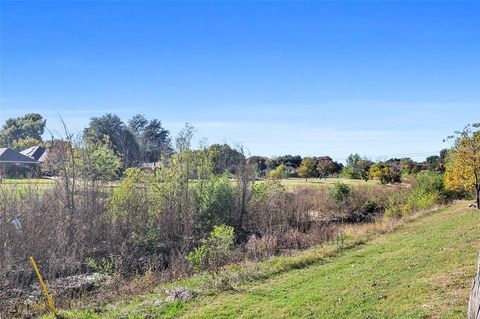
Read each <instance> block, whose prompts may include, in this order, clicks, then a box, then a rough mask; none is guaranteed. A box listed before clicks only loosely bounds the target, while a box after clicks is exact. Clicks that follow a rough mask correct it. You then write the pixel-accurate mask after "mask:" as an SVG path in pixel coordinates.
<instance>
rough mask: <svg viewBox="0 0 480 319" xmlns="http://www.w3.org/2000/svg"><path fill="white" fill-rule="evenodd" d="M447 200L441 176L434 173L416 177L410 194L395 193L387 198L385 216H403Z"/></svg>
mask: <svg viewBox="0 0 480 319" xmlns="http://www.w3.org/2000/svg"><path fill="white" fill-rule="evenodd" d="M446 199H447V196H446V192H445V187H444V183H443V175H442V174H440V173H437V172H435V171H426V172H421V173H419V174H418V175H417V178H416V180H415V182H414V183H413V185H412V189H411V191H410V192H405V191H404V192H396V193H394V194H392V195H391V196H390V198H389V203H388V205H387V209H386V211H385V215H386V216H398V217H399V216H404V215H408V214H412V213H414V212H416V211H418V210H420V209H425V208H428V207H431V206H433V205H435V204H437V203H440V202H443V201H445V200H446Z"/></svg>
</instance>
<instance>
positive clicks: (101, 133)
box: [83, 113, 139, 168]
mask: <svg viewBox="0 0 480 319" xmlns="http://www.w3.org/2000/svg"><path fill="white" fill-rule="evenodd" d="M83 134H84V135H83V136H84V140H85V141H86V142H87V143H89V144H96V143H103V141H104V140H105V137H108V141H109V142H110V143H111V145H112V148H113V151H114V152H115V154H116V155H117V156H119V157H121V158H122V164H123V167H124V168H126V167H130V166H132V165H133V164H134V163H136V162H138V154H139V146H138V143H137V141H136V139H135V136H134V135H133V133H132V132H131V131H130V130H128V129H127V126H126V125H125V123H123V121H122V120H121V119H120V118H119V117H118V116H117V115H115V114H111V113H109V114H105V115H103V116H101V117H92V118H91V119H90V123H89V126H88V127H87V128H85V130H84V133H83Z"/></svg>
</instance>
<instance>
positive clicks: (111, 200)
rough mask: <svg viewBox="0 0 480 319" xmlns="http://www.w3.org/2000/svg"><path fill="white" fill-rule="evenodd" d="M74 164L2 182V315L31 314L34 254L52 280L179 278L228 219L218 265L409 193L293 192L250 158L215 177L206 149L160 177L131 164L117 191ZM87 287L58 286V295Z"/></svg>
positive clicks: (296, 242) (325, 234) (291, 241)
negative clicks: (47, 176)
mask: <svg viewBox="0 0 480 319" xmlns="http://www.w3.org/2000/svg"><path fill="white" fill-rule="evenodd" d="M72 158H73V157H72ZM64 161H65V162H68V154H67V155H66V158H65V159H64ZM74 167H75V166H74V165H71V163H70V164H69V165H64V173H63V175H62V176H63V179H59V180H58V181H57V182H56V184H55V185H54V186H53V187H51V188H42V189H37V188H35V187H34V186H32V187H22V188H15V187H7V186H2V187H1V188H0V196H1V199H0V288H1V289H0V309H2V310H3V311H5V315H13V316H20V315H22V313H24V312H25V313H32V312H34V311H35V309H33V306H32V305H29V304H28V303H25V295H26V294H27V295H28V293H29V292H30V291H31V286H32V284H34V283H35V278H34V274H33V272H32V270H31V269H30V267H29V264H28V257H29V256H34V257H35V258H36V260H37V262H38V264H39V267H40V269H41V270H42V272H43V274H44V276H45V277H46V279H47V280H49V281H54V280H55V279H57V278H63V277H67V276H73V275H78V274H89V273H93V272H101V273H105V274H108V275H111V276H112V277H114V278H116V279H117V281H116V282H119V281H121V280H122V278H123V279H125V278H126V279H128V278H132V277H135V276H138V275H142V274H144V273H145V272H147V271H148V272H155V273H158V274H160V275H161V276H163V277H164V278H167V279H175V278H178V276H180V275H186V274H190V273H192V272H193V268H192V266H191V264H190V263H189V262H188V260H187V259H186V258H185V257H186V256H187V255H188V253H189V252H191V251H192V250H193V249H194V248H195V247H198V245H199V244H200V243H201V242H202V239H205V238H206V237H207V236H208V234H209V233H210V232H211V230H212V229H213V228H214V227H215V226H218V225H227V226H231V227H233V229H234V234H235V238H234V240H235V245H234V248H233V251H232V253H231V254H229V255H228V256H229V257H228V258H227V259H225V260H221V261H219V262H220V263H221V264H226V263H231V262H236V261H240V260H245V259H251V260H262V259H265V258H267V257H269V256H272V255H277V254H281V253H285V252H288V251H290V250H294V249H304V248H307V247H309V246H312V245H316V244H320V243H323V242H325V241H328V240H331V239H332V238H334V237H336V236H337V235H338V230H339V228H340V227H339V225H341V224H344V223H355V222H365V221H368V220H371V219H373V218H374V217H376V216H379V215H382V214H383V213H384V212H385V209H386V208H387V206H388V205H389V202H390V201H389V199H390V198H391V197H392V195H393V194H395V193H396V192H399V191H401V192H405V190H404V189H403V188H402V187H401V186H391V187H386V186H372V187H354V188H352V187H349V186H346V185H342V184H337V185H335V186H333V187H332V188H330V189H327V188H325V189H310V188H300V189H297V190H296V191H294V192H287V191H286V190H285V189H284V187H283V186H282V185H281V184H280V183H279V182H276V181H272V180H267V181H264V182H255V180H254V170H253V169H252V168H251V167H249V166H248V165H247V164H246V163H241V164H239V166H238V167H237V168H236V170H235V174H236V175H235V176H234V179H232V178H231V177H232V176H228V175H226V174H224V175H215V174H214V173H212V169H211V165H210V162H209V157H208V154H202V153H201V151H200V152H192V151H188V150H187V151H184V152H181V153H179V154H176V155H175V156H174V157H172V159H171V162H170V165H169V167H168V168H165V169H162V170H161V171H159V172H157V173H156V174H148V173H145V172H142V171H139V170H136V169H130V170H127V172H126V173H125V175H126V176H125V178H124V179H122V180H121V181H120V182H119V183H118V185H117V186H116V187H115V188H109V187H105V185H104V184H102V183H100V182H94V181H89V180H87V179H85V178H82V176H81V174H80V175H79V174H75V171H74V169H75V168H74ZM114 282H115V280H114ZM90 288H91V287H90ZM90 288H89V289H90ZM82 293H84V291H82V289H77V290H75V289H74V290H69V291H68V294H67V293H60V295H59V294H58V293H57V302H58V303H60V304H62V303H63V304H65V302H67V301H68V300H70V299H71V298H72V297H74V296H75V295H80V294H82ZM62 294H63V295H62Z"/></svg>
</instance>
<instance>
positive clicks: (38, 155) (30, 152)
mask: <svg viewBox="0 0 480 319" xmlns="http://www.w3.org/2000/svg"><path fill="white" fill-rule="evenodd" d="M20 154H23V155H25V156H28V157H30V158H33V159H34V160H36V161H38V162H40V163H44V162H45V159H46V158H47V155H48V149H45V148H43V147H41V146H32V147H30V148H27V149H26V150H23V151H21V152H20Z"/></svg>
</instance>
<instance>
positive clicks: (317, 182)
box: [281, 178, 380, 190]
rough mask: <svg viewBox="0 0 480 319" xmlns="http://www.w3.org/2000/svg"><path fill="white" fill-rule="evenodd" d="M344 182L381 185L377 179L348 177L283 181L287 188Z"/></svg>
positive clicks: (360, 184)
mask: <svg viewBox="0 0 480 319" xmlns="http://www.w3.org/2000/svg"><path fill="white" fill-rule="evenodd" d="M338 182H342V183H344V184H347V185H351V186H354V185H357V186H371V185H380V183H379V181H377V180H369V181H367V182H366V181H363V180H358V179H348V178H327V179H325V178H322V179H319V178H309V179H307V180H305V179H304V178H288V179H282V180H281V183H282V184H283V185H284V186H285V188H286V189H287V190H294V189H296V188H303V187H328V186H331V185H333V184H335V183H338Z"/></svg>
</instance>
